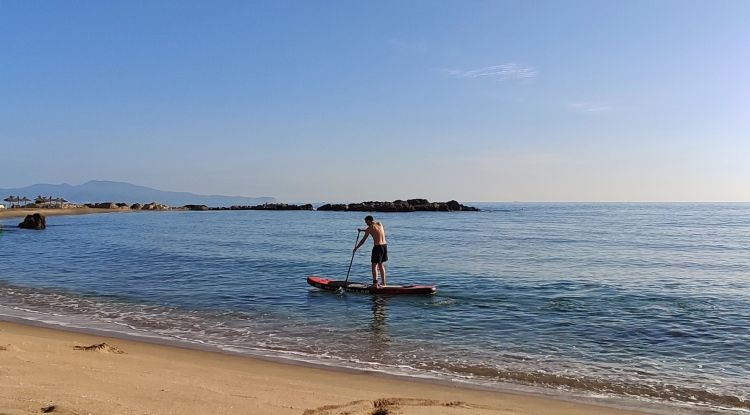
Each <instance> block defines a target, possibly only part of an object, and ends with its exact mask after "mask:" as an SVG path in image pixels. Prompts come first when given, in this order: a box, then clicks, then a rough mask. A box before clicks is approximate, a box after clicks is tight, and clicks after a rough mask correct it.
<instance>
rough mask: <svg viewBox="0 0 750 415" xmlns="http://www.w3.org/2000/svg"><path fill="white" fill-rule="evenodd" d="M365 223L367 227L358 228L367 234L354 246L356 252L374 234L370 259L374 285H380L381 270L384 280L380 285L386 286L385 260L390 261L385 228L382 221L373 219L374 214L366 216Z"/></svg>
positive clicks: (382, 279)
mask: <svg viewBox="0 0 750 415" xmlns="http://www.w3.org/2000/svg"><path fill="white" fill-rule="evenodd" d="M365 223H366V224H367V228H366V229H357V230H359V231H363V232H364V233H365V236H364V238H362V240H361V241H359V244H357V246H355V247H354V252H357V249H359V247H361V246H362V245H363V244H364V243H365V240H366V239H367V237H368V236H369V235H372V241H373V242H374V244H375V245H373V247H372V258H371V259H370V262H372V285H374V286H376V287H378V271H379V272H380V279H381V281H382V284H381V285H380V286H385V285H386V284H385V262H386V261H388V245H387V242H386V241H385V228H384V227H383V224H382V223H380V222H378V221H375V220H373V218H372V216H369V215H368V216H367V217H366V218H365Z"/></svg>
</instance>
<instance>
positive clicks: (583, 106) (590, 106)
mask: <svg viewBox="0 0 750 415" xmlns="http://www.w3.org/2000/svg"><path fill="white" fill-rule="evenodd" d="M568 106H569V107H570V108H571V109H572V110H574V111H578V112H604V111H610V110H612V107H611V106H610V105H609V104H607V103H606V102H571V103H570V104H568Z"/></svg>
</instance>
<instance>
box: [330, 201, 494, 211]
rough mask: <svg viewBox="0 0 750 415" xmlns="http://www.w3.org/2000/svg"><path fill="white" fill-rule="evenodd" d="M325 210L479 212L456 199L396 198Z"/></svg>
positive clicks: (344, 205)
mask: <svg viewBox="0 0 750 415" xmlns="http://www.w3.org/2000/svg"><path fill="white" fill-rule="evenodd" d="M318 210H323V211H349V212H478V211H479V209H477V208H475V207H471V206H465V205H462V204H460V203H458V202H457V201H455V200H451V201H449V202H430V201H428V200H427V199H409V200H394V201H393V202H362V203H349V204H343V203H341V204H325V205H323V206H321V207H319V208H318Z"/></svg>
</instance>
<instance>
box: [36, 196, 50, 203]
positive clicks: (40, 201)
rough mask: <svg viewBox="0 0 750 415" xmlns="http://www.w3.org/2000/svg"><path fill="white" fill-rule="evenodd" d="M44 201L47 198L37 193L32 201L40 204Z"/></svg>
mask: <svg viewBox="0 0 750 415" xmlns="http://www.w3.org/2000/svg"><path fill="white" fill-rule="evenodd" d="M46 201H47V199H46V198H45V197H44V196H42V195H39V196H37V197H36V199H35V200H34V203H39V204H40V205H41V204H44V203H45V202H46Z"/></svg>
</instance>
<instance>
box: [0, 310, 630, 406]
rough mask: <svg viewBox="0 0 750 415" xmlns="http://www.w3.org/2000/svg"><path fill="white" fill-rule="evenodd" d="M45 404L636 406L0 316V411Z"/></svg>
mask: <svg viewBox="0 0 750 415" xmlns="http://www.w3.org/2000/svg"><path fill="white" fill-rule="evenodd" d="M102 343H105V344H103V345H102ZM91 346H94V347H91ZM43 410H47V411H48V413H56V414H296V415H303V414H304V415H333V414H348V415H365V414H366V415H371V414H377V415H384V414H391V415H396V414H403V415H408V414H414V415H418V414H424V415H427V414H438V415H440V414H445V415H469V414H476V415H488V414H504V415H509V414H539V415H541V414H559V415H563V414H567V415H594V414H596V415H625V414H633V415H635V414H639V413H640V412H635V411H627V410H619V409H613V408H608V407H600V406H594V405H589V404H583V403H573V402H568V401H563V400H555V399H550V398H546V397H541V396H527V395H516V394H510V393H498V392H488V391H481V390H475V389H465V388H459V387H454V386H451V385H441V384H434V383H425V382H419V381H410V380H403V379H399V378H394V377H387V376H382V375H374V374H370V373H353V372H345V371H336V370H330V369H320V368H312V367H306V366H300V365H292V364H285V363H277V362H270V361H265V360H259V359H251V358H246V357H240V356H233V355H227V354H222V353H215V352H207V351H200V350H192V349H184V348H179V347H172V346H164V345H157V344H151V343H142V342H136V341H130V340H122V339H113V338H106V337H100V336H94V335H88V334H80V333H74V332H67V331H60V330H51V329H47V328H39V327H33V326H26V325H19V324H15V323H6V322H0V414H3V415H6V414H7V415H16V414H38V413H42V412H43Z"/></svg>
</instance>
